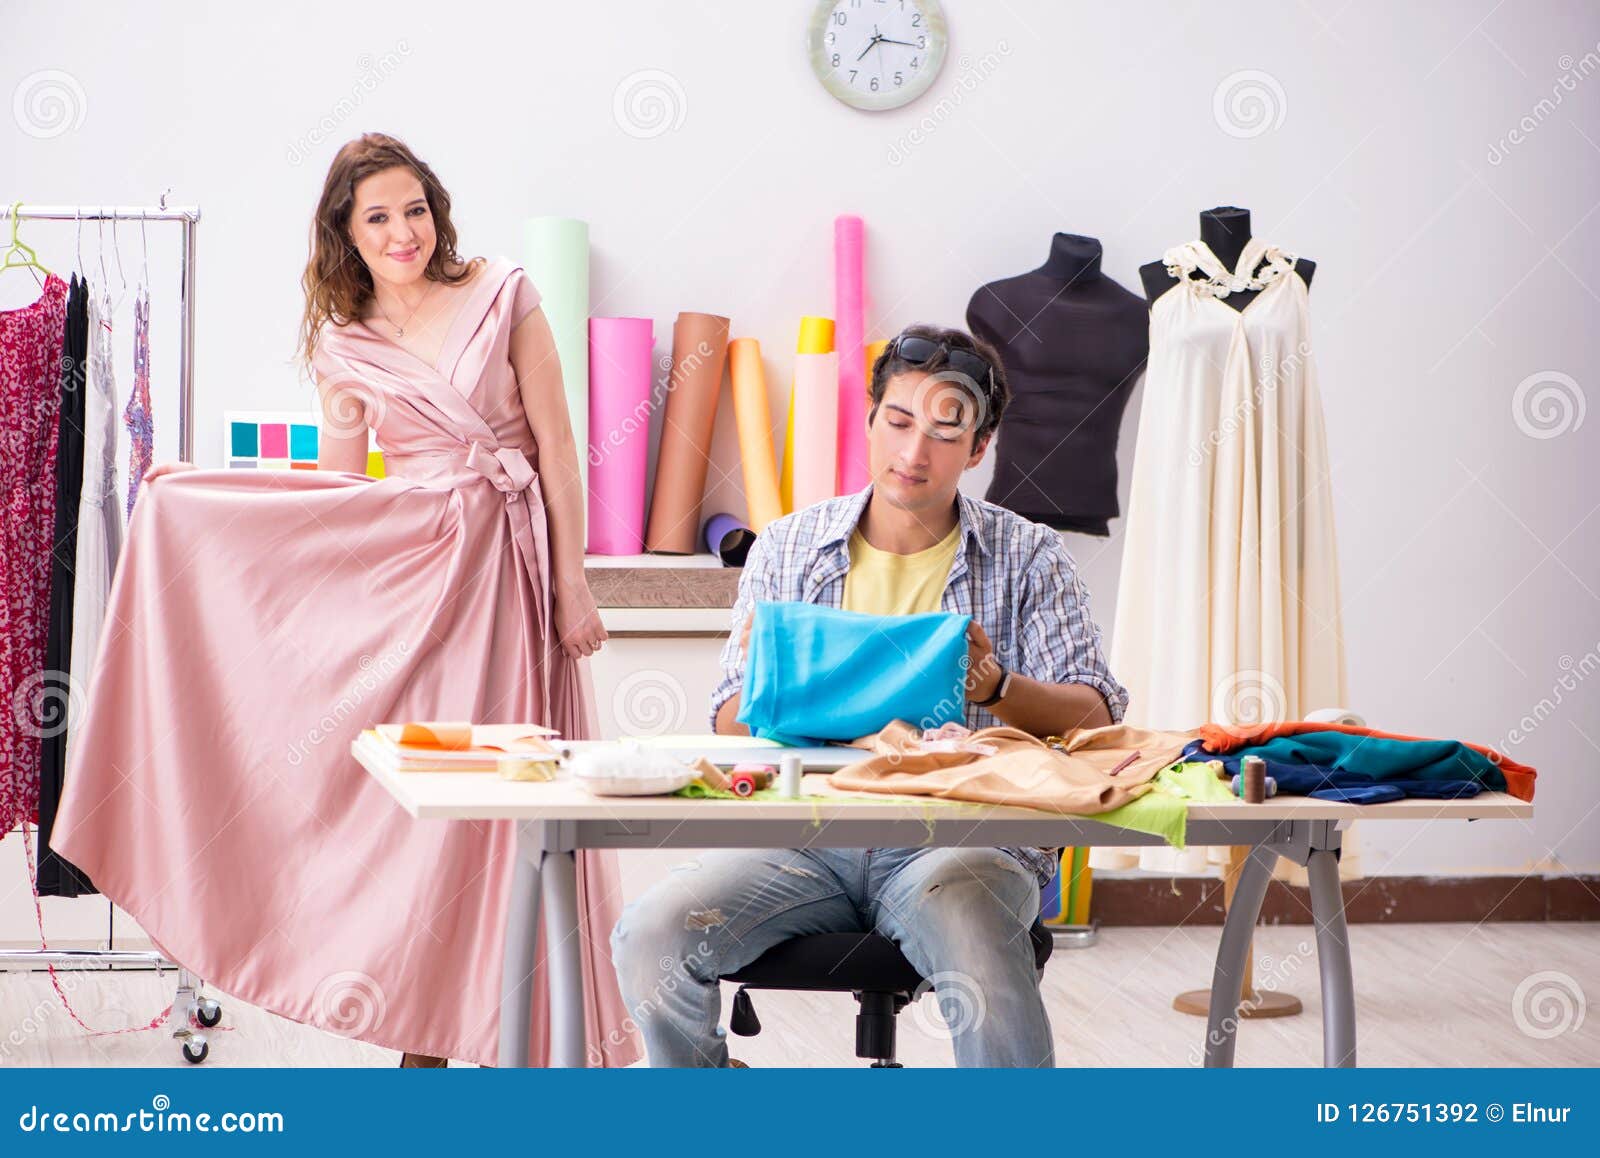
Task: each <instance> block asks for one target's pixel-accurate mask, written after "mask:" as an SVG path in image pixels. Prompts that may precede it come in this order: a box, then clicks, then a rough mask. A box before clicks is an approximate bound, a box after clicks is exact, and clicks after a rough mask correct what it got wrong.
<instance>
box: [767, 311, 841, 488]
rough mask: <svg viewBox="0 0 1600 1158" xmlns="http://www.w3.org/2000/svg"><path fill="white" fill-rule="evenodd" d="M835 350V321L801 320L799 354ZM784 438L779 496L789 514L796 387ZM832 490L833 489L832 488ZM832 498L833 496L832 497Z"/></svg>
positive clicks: (792, 470) (792, 486)
mask: <svg viewBox="0 0 1600 1158" xmlns="http://www.w3.org/2000/svg"><path fill="white" fill-rule="evenodd" d="M832 349H833V319H832V318H814V317H811V316H809V315H808V316H806V317H803V318H801V319H800V340H799V342H798V343H797V344H796V346H795V353H797V354H826V353H828V352H830V351H831V350H832ZM784 429H785V433H784V436H783V478H782V481H781V482H780V483H779V496H780V497H781V498H782V500H783V509H784V511H785V512H786V513H787V512H789V511H792V510H794V509H795V505H794V387H793V386H791V387H790V388H789V422H788V425H787V426H786V427H785V428H784ZM830 489H831V488H830ZM830 497H831V496H830Z"/></svg>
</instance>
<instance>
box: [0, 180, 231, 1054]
mask: <svg viewBox="0 0 1600 1158" xmlns="http://www.w3.org/2000/svg"><path fill="white" fill-rule="evenodd" d="M13 218H14V219H15V220H17V221H72V222H80V223H81V222H84V221H138V222H141V223H143V222H148V221H176V222H179V223H180V224H181V225H182V227H183V238H182V245H183V248H182V252H181V256H180V265H181V266H182V269H181V273H180V278H179V290H178V298H179V302H180V304H181V306H182V309H181V311H180V314H179V317H180V321H179V326H178V448H179V453H178V457H179V458H180V459H182V460H183V461H184V462H193V461H194V421H193V415H194V314H195V288H194V287H195V232H196V227H197V226H198V225H199V223H200V207H199V206H197V205H168V204H167V198H166V196H165V195H164V194H163V195H162V197H161V201H160V203H159V204H158V205H26V204H24V205H17V206H12V205H10V204H6V205H0V224H4V223H5V222H6V221H7V220H8V219H13ZM41 851H42V850H41ZM118 965H121V966H137V967H140V968H145V969H149V968H153V969H155V970H156V971H157V972H158V973H159V972H161V971H162V970H165V969H172V968H177V970H178V990H177V994H176V995H175V996H174V998H173V1001H172V1008H171V1010H170V1011H169V1012H168V1015H167V1022H166V1024H167V1028H169V1029H170V1030H171V1031H172V1036H173V1037H174V1038H177V1039H178V1040H179V1042H180V1043H181V1045H182V1049H183V1056H184V1058H185V1059H187V1060H188V1061H191V1062H201V1061H204V1060H205V1057H206V1054H207V1053H208V1052H209V1051H210V1046H209V1044H208V1043H207V1041H206V1037H205V1034H204V1033H203V1032H201V1030H203V1029H206V1028H209V1027H210V1026H214V1025H216V1024H217V1023H218V1022H219V1021H221V1020H222V1007H221V1006H220V1005H219V1004H218V1003H217V1002H216V1001H214V1000H212V999H210V998H207V997H204V996H202V992H201V991H202V987H203V982H201V980H200V979H199V978H198V977H195V976H194V975H192V974H191V973H190V972H189V971H188V970H187V969H184V968H182V967H181V966H175V965H174V963H173V962H171V961H168V960H167V959H166V958H165V957H163V956H162V955H161V954H160V953H157V952H153V951H150V950H134V949H84V950H75V949H68V950H61V949H15V950H12V949H0V970H6V969H15V968H38V967H43V966H50V967H62V968H70V969H89V968H94V967H97V966H101V967H106V968H110V967H113V966H118Z"/></svg>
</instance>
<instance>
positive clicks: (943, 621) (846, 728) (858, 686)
mask: <svg viewBox="0 0 1600 1158" xmlns="http://www.w3.org/2000/svg"><path fill="white" fill-rule="evenodd" d="M971 619H972V617H971V616H969V615H952V614H949V613H947V612H942V611H937V612H932V613H930V614H927V615H866V614H863V613H862V612H859V611H841V610H839V609H838V608H835V607H822V606H819V605H817V604H814V603H765V602H763V603H757V604H756V608H755V614H754V617H753V623H752V626H751V628H750V655H749V659H748V662H747V666H746V671H745V678H744V690H743V692H742V694H741V698H740V700H739V717H738V718H739V722H740V723H741V724H744V725H746V726H748V727H749V729H750V731H751V733H752V734H753V735H756V736H758V737H760V738H762V739H767V740H777V741H778V742H779V743H782V744H790V745H803V744H807V743H813V742H816V741H819V740H821V741H830V742H831V741H837V740H854V739H858V738H859V737H861V736H867V735H870V734H872V733H873V732H876V731H878V730H879V729H881V728H883V727H884V726H885V725H887V724H889V723H890V722H891V721H893V720H905V721H907V722H908V723H912V724H915V725H917V726H918V727H922V728H937V727H938V726H939V725H940V724H943V723H945V722H946V721H947V720H956V721H958V722H959V721H960V720H962V719H963V718H964V716H965V714H966V706H967V693H966V687H965V679H966V666H967V624H968V623H970V622H971Z"/></svg>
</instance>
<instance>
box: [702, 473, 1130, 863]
mask: <svg viewBox="0 0 1600 1158" xmlns="http://www.w3.org/2000/svg"><path fill="white" fill-rule="evenodd" d="M871 494H872V487H871V486H870V485H869V486H868V487H867V488H866V489H865V490H863V491H861V492H860V493H858V494H853V495H845V496H842V497H840V498H836V499H827V500H825V501H824V502H820V503H816V504H814V505H813V506H809V507H806V508H805V509H804V510H800V511H796V512H795V513H794V514H792V515H787V516H785V517H784V518H781V519H777V520H775V521H774V522H772V523H771V524H770V525H768V526H767V528H766V529H765V530H764V531H762V532H761V534H760V535H759V536H758V537H757V538H756V541H755V543H754V545H753V546H752V547H751V548H750V554H749V557H748V558H747V559H746V560H745V565H744V574H743V575H741V576H740V579H739V597H738V599H737V600H736V601H735V602H734V605H733V625H732V628H731V629H730V631H729V634H728V642H727V644H726V645H725V646H724V647H723V649H722V682H721V683H719V684H718V685H717V689H716V691H714V692H713V693H712V694H711V726H712V727H713V728H715V727H716V719H717V710H718V709H719V708H721V707H722V705H723V704H725V703H726V702H727V701H728V700H730V699H732V698H733V697H734V696H735V695H737V694H738V692H739V689H740V688H741V687H743V685H744V655H743V653H742V652H741V651H740V649H739V639H740V636H741V635H742V634H743V632H744V624H745V620H746V619H747V618H748V617H749V615H750V613H751V612H752V611H753V610H754V608H755V605H756V604H757V603H758V602H774V601H776V602H790V601H800V602H805V603H818V604H822V605H824V606H827V607H838V606H840V605H841V604H842V603H843V602H844V581H845V574H846V572H848V571H849V570H850V533H851V532H852V531H854V530H855V528H856V524H857V523H858V522H860V521H861V514H862V512H863V511H864V510H866V506H867V500H868V498H869V497H870V496H871ZM956 497H957V501H958V504H959V507H960V510H959V517H960V524H961V543H960V545H959V546H958V547H957V549H956V556H955V560H954V562H952V563H951V565H950V575H949V578H948V579H947V580H946V581H945V589H944V595H943V597H942V599H941V601H940V609H941V610H942V611H948V612H953V613H955V614H957V615H970V616H972V617H973V618H974V619H976V620H977V621H978V623H979V624H980V625H982V627H983V629H984V631H986V632H987V633H988V635H989V640H990V642H991V643H993V644H994V650H995V657H996V658H997V659H998V660H999V661H1000V663H1001V664H1002V665H1004V666H1005V667H1006V669H1007V670H1009V671H1014V672H1016V673H1017V674H1019V675H1024V676H1028V677H1030V678H1032V679H1036V680H1040V681H1042V682H1044V683H1052V684H1087V685H1089V686H1090V687H1092V688H1094V689H1095V690H1096V691H1098V692H1099V693H1100V694H1101V695H1102V696H1103V697H1105V701H1106V707H1107V708H1109V709H1110V711H1111V719H1112V720H1113V721H1119V720H1121V719H1122V713H1123V711H1124V710H1125V709H1126V708H1127V706H1128V693H1127V691H1126V690H1125V689H1124V688H1123V687H1122V685H1121V684H1119V683H1117V681H1116V680H1115V679H1114V678H1113V677H1112V675H1111V671H1110V669H1109V668H1108V667H1107V666H1106V658H1105V652H1104V651H1103V650H1102V648H1101V645H1100V628H1099V627H1097V626H1096V625H1095V622H1094V620H1093V619H1091V618H1090V616H1089V591H1088V588H1086V587H1085V586H1084V584H1083V580H1082V579H1081V578H1080V577H1079V576H1078V569H1077V566H1076V565H1075V564H1074V563H1073V561H1072V556H1071V555H1069V554H1068V553H1067V549H1066V547H1065V546H1063V545H1062V542H1061V536H1060V535H1058V534H1057V533H1056V532H1055V531H1053V530H1051V529H1050V528H1049V527H1046V526H1043V525H1041V524H1039V523H1034V522H1030V521H1029V520H1028V519H1025V518H1023V517H1022V516H1021V515H1018V514H1014V513H1013V512H1011V511H1008V510H1006V509H1005V508H1003V507H997V506H995V505H993V504H992V503H986V502H983V501H981V500H979V499H974V498H970V497H968V496H967V495H964V494H960V493H959V492H958V493H957V496H956ZM966 717H967V719H966V723H967V726H968V727H969V728H973V729H977V728H987V727H991V726H993V725H995V724H999V723H1001V721H1000V720H999V719H997V718H996V717H995V715H994V713H992V712H990V711H988V710H987V709H985V708H980V707H977V706H976V705H974V704H972V703H970V702H969V703H968V704H967V705H966ZM1005 851H1006V852H1008V853H1010V854H1011V855H1012V856H1014V857H1016V858H1017V860H1019V861H1020V862H1022V864H1023V865H1025V866H1026V867H1028V868H1030V869H1032V870H1033V871H1034V873H1035V874H1036V875H1037V876H1038V877H1039V882H1040V884H1041V885H1043V884H1045V883H1046V882H1048V881H1049V880H1050V877H1051V876H1052V875H1053V874H1054V872H1055V870H1056V863H1057V862H1056V852H1055V850H1051V849H1038V848H1008V849H1006V850H1005Z"/></svg>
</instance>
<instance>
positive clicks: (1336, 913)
mask: <svg viewBox="0 0 1600 1158" xmlns="http://www.w3.org/2000/svg"><path fill="white" fill-rule="evenodd" d="M1306 876H1307V878H1308V879H1309V881H1310V885H1311V920H1312V923H1313V924H1315V925H1316V927H1317V967H1318V969H1319V970H1320V971H1321V973H1322V1064H1323V1065H1325V1066H1346V1067H1348V1066H1354V1065H1355V1064H1356V992H1355V977H1354V972H1353V970H1352V968H1351V964H1350V931H1349V929H1348V928H1347V927H1346V926H1345V920H1344V894H1343V893H1342V892H1341V891H1340V889H1339V858H1338V856H1337V854H1335V853H1334V852H1332V851H1331V850H1329V849H1315V850H1313V851H1312V853H1311V856H1310V858H1309V859H1308V860H1307V861H1306Z"/></svg>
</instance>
